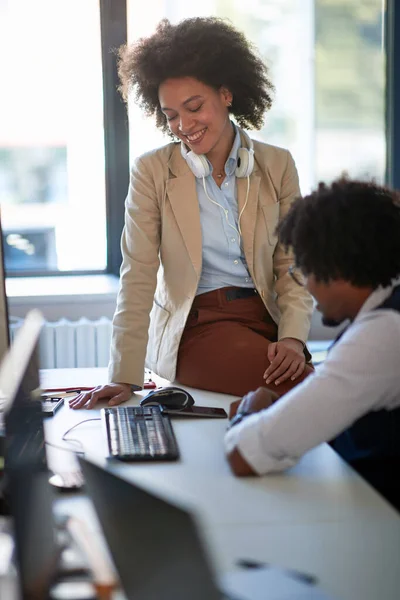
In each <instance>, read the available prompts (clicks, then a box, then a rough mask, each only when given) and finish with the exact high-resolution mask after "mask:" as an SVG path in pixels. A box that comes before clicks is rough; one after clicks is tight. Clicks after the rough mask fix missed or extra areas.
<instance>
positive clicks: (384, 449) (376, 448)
mask: <svg viewBox="0 0 400 600" xmlns="http://www.w3.org/2000/svg"><path fill="white" fill-rule="evenodd" d="M381 309H391V310H395V311H397V312H398V313H399V314H400V285H399V286H397V287H395V288H394V289H393V292H392V294H391V295H390V296H389V298H387V299H386V300H385V301H384V302H383V303H382V304H381V305H380V306H377V307H376V309H375V310H381ZM343 333H344V332H342V333H341V334H340V335H339V336H338V338H337V339H336V340H335V342H334V343H336V342H337V341H338V340H339V339H340V337H341V335H343ZM377 369H379V365H377ZM399 377H400V356H399ZM331 446H332V447H333V448H334V449H335V450H336V452H338V454H340V455H341V456H342V458H344V459H345V460H346V461H347V462H348V463H349V464H350V465H351V466H352V467H354V468H355V469H356V470H357V471H358V472H359V473H360V474H361V475H363V477H365V479H367V480H368V481H369V482H370V483H371V485H373V486H374V487H375V488H376V489H377V490H378V491H379V492H381V494H382V495H384V496H385V497H386V498H387V499H388V500H389V501H390V502H392V504H394V505H395V506H396V507H397V508H398V510H400V408H396V409H394V410H385V409H383V410H378V411H372V412H370V413H368V414H366V415H364V416H363V417H361V418H360V419H358V421H356V422H355V423H354V424H353V425H352V426H351V427H349V428H348V429H346V431H344V432H343V433H341V434H340V435H338V436H337V437H336V438H335V439H334V440H332V441H331Z"/></svg>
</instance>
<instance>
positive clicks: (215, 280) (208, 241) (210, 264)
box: [196, 127, 255, 294]
mask: <svg viewBox="0 0 400 600" xmlns="http://www.w3.org/2000/svg"><path fill="white" fill-rule="evenodd" d="M235 130H236V136H235V139H234V142H233V146H232V150H231V152H230V154H229V156H228V159H227V161H226V163H225V179H224V181H223V183H222V185H221V187H220V188H219V187H218V185H217V184H216V183H215V181H214V179H213V177H212V175H211V174H210V175H208V176H207V177H205V185H206V189H207V194H208V195H209V197H210V198H212V200H214V201H215V202H218V204H220V205H221V206H223V209H222V208H220V207H219V206H217V205H216V204H213V203H212V202H211V201H210V200H209V198H207V195H206V194H205V192H204V186H203V179H202V178H198V177H196V191H197V198H198V201H199V207H200V222H201V233H202V240H203V251H202V259H203V263H202V272H201V277H200V281H199V286H198V288H197V294H204V293H205V292H210V291H212V290H216V289H219V288H222V287H227V286H235V287H248V288H254V287H255V286H254V283H253V280H252V278H251V276H250V273H249V270H248V268H247V264H246V259H245V257H244V253H243V248H242V245H241V238H240V236H239V232H238V217H239V210H238V203H237V186H236V176H235V169H236V167H237V153H238V150H239V148H240V145H241V140H240V135H239V131H238V129H237V128H236V127H235ZM207 160H208V159H207ZM209 164H210V167H211V172H212V165H211V163H209ZM225 211H228V212H227V216H225Z"/></svg>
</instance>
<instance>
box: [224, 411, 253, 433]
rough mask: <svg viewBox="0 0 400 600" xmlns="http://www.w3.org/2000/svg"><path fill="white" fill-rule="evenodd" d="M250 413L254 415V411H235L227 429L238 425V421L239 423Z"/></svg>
mask: <svg viewBox="0 0 400 600" xmlns="http://www.w3.org/2000/svg"><path fill="white" fill-rule="evenodd" d="M250 415H254V413H253V412H246V411H243V412H240V413H236V415H235V416H234V417H233V418H232V419H231V420H230V423H229V429H231V427H234V426H235V425H238V423H240V422H241V421H243V419H245V418H246V417H249V416H250Z"/></svg>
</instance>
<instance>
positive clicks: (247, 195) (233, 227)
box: [203, 177, 250, 246]
mask: <svg viewBox="0 0 400 600" xmlns="http://www.w3.org/2000/svg"><path fill="white" fill-rule="evenodd" d="M203 188H204V193H205V195H206V196H207V198H208V199H209V201H210V202H212V203H213V204H215V205H216V206H219V207H220V208H222V210H223V211H224V213H225V219H226V222H227V223H228V225H229V227H230V228H231V229H233V230H234V231H235V232H236V233H237V234H238V236H239V246H240V243H241V238H242V230H241V228H240V219H241V218H242V214H243V211H244V209H245V208H246V205H247V200H248V199H249V190H250V177H247V192H246V200H245V203H244V205H243V208H242V210H241V211H240V214H239V218H238V229H236V227H235V226H234V225H231V224H230V223H229V219H228V211H227V209H226V208H224V207H223V206H222V205H221V204H219V203H218V202H216V201H215V200H213V199H212V198H210V196H209V195H208V193H207V188H206V179H205V177H203Z"/></svg>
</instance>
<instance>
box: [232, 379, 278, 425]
mask: <svg viewBox="0 0 400 600" xmlns="http://www.w3.org/2000/svg"><path fill="white" fill-rule="evenodd" d="M278 398H279V396H278V394H276V393H275V392H273V391H272V390H269V389H268V388H264V387H259V388H258V389H257V390H256V391H255V392H249V393H248V394H246V395H245V396H244V397H243V398H242V399H241V400H236V401H235V402H232V404H231V405H230V407H229V418H230V419H232V418H233V417H234V416H235V415H236V413H237V412H239V413H240V412H247V413H248V412H259V411H260V410H264V408H269V407H270V406H271V404H273V403H274V402H275V401H276V400H278Z"/></svg>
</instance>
